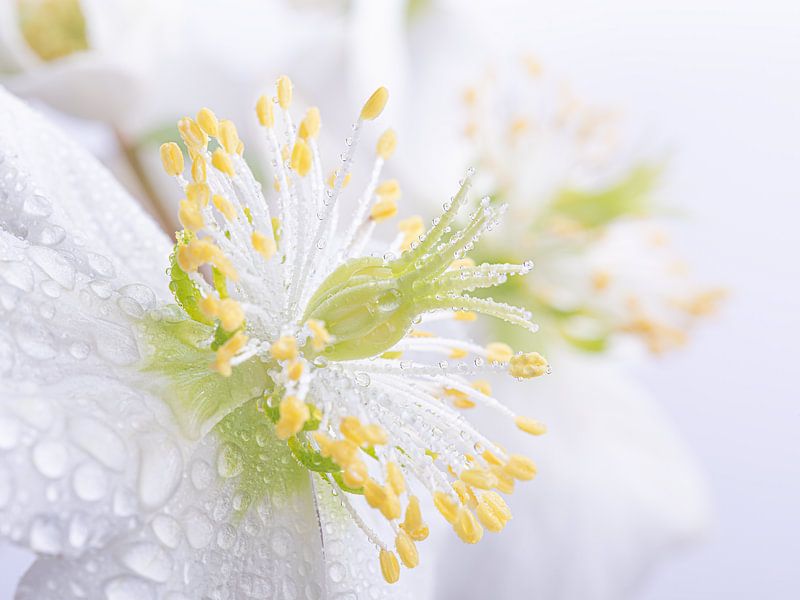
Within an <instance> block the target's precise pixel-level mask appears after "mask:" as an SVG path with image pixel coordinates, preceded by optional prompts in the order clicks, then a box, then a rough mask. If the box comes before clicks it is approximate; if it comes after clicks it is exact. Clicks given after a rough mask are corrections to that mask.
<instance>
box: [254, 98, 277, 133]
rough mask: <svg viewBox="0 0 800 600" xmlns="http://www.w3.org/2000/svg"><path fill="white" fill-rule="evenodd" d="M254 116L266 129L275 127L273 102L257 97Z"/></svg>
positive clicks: (269, 99) (270, 99)
mask: <svg viewBox="0 0 800 600" xmlns="http://www.w3.org/2000/svg"><path fill="white" fill-rule="evenodd" d="M256 115H258V122H259V123H261V125H262V126H263V127H266V128H267V129H272V128H273V127H275V102H274V101H273V99H272V98H267V97H266V96H264V95H261V96H259V98H258V102H256Z"/></svg>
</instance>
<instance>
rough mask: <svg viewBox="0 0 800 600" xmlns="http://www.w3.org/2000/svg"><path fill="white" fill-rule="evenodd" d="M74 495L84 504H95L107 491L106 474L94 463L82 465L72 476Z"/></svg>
mask: <svg viewBox="0 0 800 600" xmlns="http://www.w3.org/2000/svg"><path fill="white" fill-rule="evenodd" d="M72 488H73V489H74V490H75V495H76V496H78V498H80V499H81V500H85V501H86V502H96V501H98V500H101V499H102V498H103V497H105V495H106V492H107V491H108V477H107V475H106V472H105V471H104V470H103V469H102V468H101V467H99V466H98V465H97V464H95V463H84V464H82V465H81V466H79V467H78V468H77V469H75V472H74V473H73V474H72Z"/></svg>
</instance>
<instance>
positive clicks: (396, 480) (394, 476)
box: [386, 462, 406, 496]
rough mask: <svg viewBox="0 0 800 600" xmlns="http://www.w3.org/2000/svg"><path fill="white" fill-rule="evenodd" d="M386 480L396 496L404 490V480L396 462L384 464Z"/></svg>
mask: <svg viewBox="0 0 800 600" xmlns="http://www.w3.org/2000/svg"><path fill="white" fill-rule="evenodd" d="M386 480H387V481H388V482H389V485H390V486H392V490H394V493H395V494H397V495H398V496H399V495H400V494H402V493H403V492H405V491H406V480H405V478H404V477H403V472H402V471H401V470H400V467H398V466H397V463H393V462H390V463H389V464H388V465H386Z"/></svg>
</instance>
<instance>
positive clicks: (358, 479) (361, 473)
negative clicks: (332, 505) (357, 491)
mask: <svg viewBox="0 0 800 600" xmlns="http://www.w3.org/2000/svg"><path fill="white" fill-rule="evenodd" d="M367 477H368V473H367V465H365V464H364V461H362V460H358V459H356V460H352V461H350V464H348V465H347V467H346V468H345V469H344V471H343V472H342V479H343V480H344V482H345V484H347V485H349V486H350V487H351V488H360V487H361V486H363V485H364V482H365V481H366V480H367Z"/></svg>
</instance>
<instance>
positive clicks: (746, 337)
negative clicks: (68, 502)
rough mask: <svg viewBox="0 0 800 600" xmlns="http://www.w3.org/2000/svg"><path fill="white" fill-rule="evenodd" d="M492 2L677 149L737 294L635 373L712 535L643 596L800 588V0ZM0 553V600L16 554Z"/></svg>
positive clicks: (699, 253)
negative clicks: (799, 374)
mask: <svg viewBox="0 0 800 600" xmlns="http://www.w3.org/2000/svg"><path fill="white" fill-rule="evenodd" d="M495 4H496V5H497V6H496V8H495V10H497V11H505V10H508V11H519V18H516V19H504V22H505V23H504V25H503V26H502V27H501V26H499V25H498V26H497V28H496V31H487V32H486V35H488V36H496V37H497V38H498V39H501V40H506V42H507V45H508V47H509V51H512V50H513V51H514V52H518V49H519V48H520V46H522V47H524V48H525V49H527V50H530V51H533V52H534V53H537V54H538V55H539V56H540V57H541V59H542V62H543V63H544V64H545V65H547V67H548V68H552V69H555V70H557V71H558V72H560V73H562V74H564V75H565V76H567V77H568V78H569V79H570V80H571V81H573V82H574V83H575V87H576V89H577V91H579V92H580V93H581V95H583V96H584V97H586V98H589V99H591V100H592V101H596V102H601V103H609V104H612V105H614V106H617V107H619V108H620V109H622V110H623V111H624V113H625V114H626V115H627V121H628V122H630V123H634V124H635V125H636V127H640V128H643V130H644V132H645V137H647V136H650V137H652V138H654V139H657V140H660V141H661V142H662V143H663V144H665V145H666V146H667V147H668V148H671V149H672V153H671V157H672V159H671V161H670V169H669V172H668V177H667V185H668V188H667V192H668V197H669V200H670V201H671V202H672V203H674V204H675V205H677V206H679V207H681V208H682V209H684V211H685V212H686V213H687V214H688V215H689V218H687V219H686V221H685V222H684V223H682V225H681V227H679V228H676V235H677V236H678V239H677V240H676V241H677V242H678V245H679V246H680V247H682V249H683V251H684V252H685V254H686V255H687V257H688V258H689V259H690V262H691V264H692V266H693V268H694V269H695V270H697V271H698V272H699V273H700V275H701V276H702V278H703V279H704V280H706V281H710V282H715V283H716V282H718V283H721V284H723V285H726V286H727V287H728V288H729V289H730V290H731V296H730V299H729V300H728V302H727V305H726V308H725V310H724V311H723V313H722V314H721V315H720V316H719V317H718V318H716V319H715V320H714V322H712V323H710V324H708V325H706V326H705V327H704V328H701V331H700V332H699V333H698V334H697V335H696V337H695V338H694V340H693V343H692V344H691V345H690V346H689V347H688V349H687V350H686V351H684V352H682V353H678V354H675V355H673V356H671V357H668V358H666V359H662V360H661V361H660V362H658V363H653V364H648V365H645V366H644V367H643V368H642V369H641V371H640V372H639V373H638V374H637V375H638V377H639V378H640V379H641V380H642V381H644V382H645V383H646V384H647V385H648V386H649V387H651V389H653V390H654V392H655V393H656V394H657V396H658V398H659V400H660V401H661V402H662V404H663V406H664V407H665V408H666V410H667V411H668V412H669V413H670V415H671V416H672V418H673V419H674V421H675V422H676V423H677V426H678V428H679V430H680V431H681V432H682V434H683V435H684V436H685V437H686V439H687V440H688V443H689V444H690V446H691V447H692V449H693V450H694V451H695V452H696V454H697V455H698V457H699V459H700V461H701V463H702V465H703V467H704V468H705V470H706V472H707V475H708V477H709V479H710V482H711V486H712V490H713V493H714V501H715V514H716V523H715V526H714V530H713V533H712V536H711V537H710V539H709V540H708V542H707V543H706V544H705V545H704V546H701V547H698V548H695V549H692V550H691V551H689V552H687V554H685V555H684V556H682V557H680V558H678V559H672V560H671V561H669V562H667V563H665V564H664V565H663V566H662V567H661V568H659V569H658V570H657V571H656V572H655V573H653V576H652V578H650V579H649V580H647V581H644V582H643V583H642V587H641V594H640V597H641V598H642V599H645V600H667V599H669V600H676V599H686V600H695V599H696V600H700V599H706V598H726V599H727V600H735V599H739V598H742V599H744V598H756V597H757V598H776V599H783V598H787V599H789V598H797V597H800V574H798V570H797V565H798V560H799V559H800V517H799V516H798V511H797V507H798V506H800V443H799V442H798V435H797V430H798V425H800V407H798V404H797V400H798V396H799V395H798V393H797V392H796V391H795V385H794V384H795V381H796V370H797V369H796V368H795V366H794V364H793V355H792V353H791V352H792V347H793V342H795V340H797V339H800V318H799V317H798V316H797V314H796V312H795V311H796V308H797V304H798V303H797V301H796V299H795V298H796V295H797V294H798V293H799V292H800V283H798V282H800V266H798V263H797V261H798V259H800V252H798V250H799V249H800V248H798V246H800V244H799V243H798V237H797V235H796V234H795V231H796V228H797V225H796V224H797V223H798V221H800V185H799V184H798V175H799V173H800V169H798V165H800V145H799V143H800V142H799V141H798V140H800V114H799V113H798V107H800V5H798V4H797V3H796V2H780V1H777V0H769V1H762V2H759V3H753V2H743V1H739V2H735V1H730V0H729V1H727V2H723V1H718V0H702V1H694V2H692V1H689V0H669V1H667V0H657V1H649V2H646V3H645V2H641V1H639V2H637V1H634V0H616V1H614V2H602V3H599V2H589V1H586V2H581V1H577V0H567V1H560V2H547V3H544V2H540V3H537V5H536V8H535V11H532V10H531V9H530V7H529V5H530V3H528V2H524V3H522V2H513V1H511V0H502V1H501V2H496V3H495ZM463 10H464V11H471V10H473V7H472V4H465V5H464V7H463ZM510 14H514V13H510ZM487 26H489V27H493V26H492V25H491V22H489V21H487ZM523 41H524V43H522V42H523ZM7 556H8V557H11V556H12V553H10V551H8V550H4V549H0V569H2V576H0V598H6V597H11V594H12V591H11V590H12V589H13V582H14V579H15V577H16V576H18V574H19V569H21V568H22V567H21V564H22V562H24V561H21V562H20V563H19V564H17V563H15V562H14V560H13V559H11V558H9V560H5V559H6V557H7Z"/></svg>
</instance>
